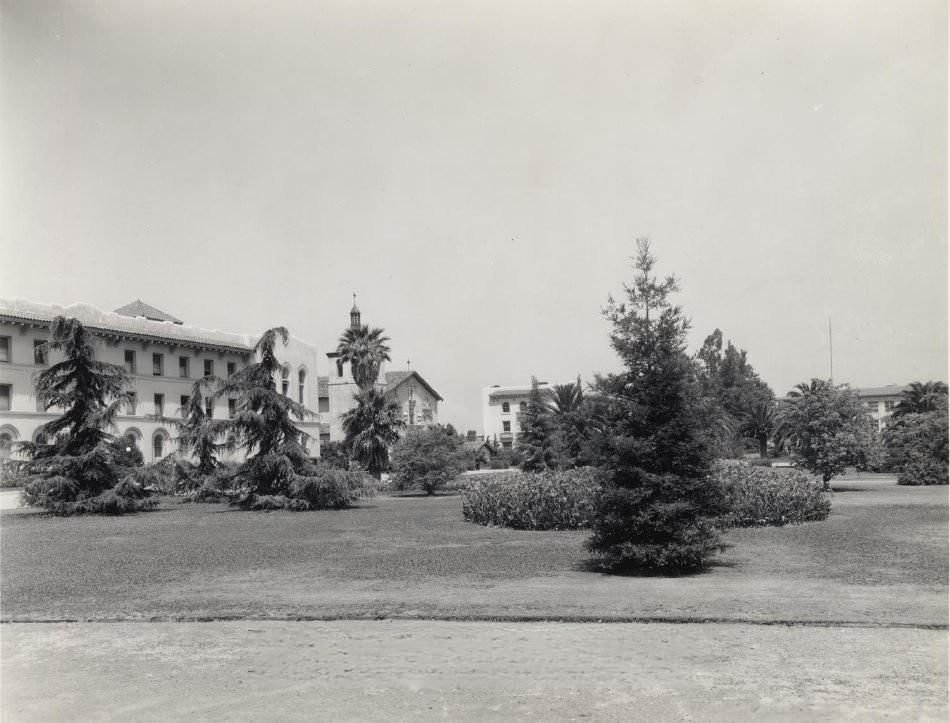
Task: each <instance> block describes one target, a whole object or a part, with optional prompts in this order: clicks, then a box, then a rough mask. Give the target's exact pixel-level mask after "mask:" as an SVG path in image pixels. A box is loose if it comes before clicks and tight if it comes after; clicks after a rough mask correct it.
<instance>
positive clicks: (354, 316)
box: [350, 291, 360, 329]
mask: <svg viewBox="0 0 950 723" xmlns="http://www.w3.org/2000/svg"><path fill="white" fill-rule="evenodd" d="M350 328H351V329H359V328H360V310H359V309H357V308H356V292H355V291H354V292H353V308H352V309H350Z"/></svg>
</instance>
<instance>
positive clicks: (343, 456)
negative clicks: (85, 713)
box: [320, 442, 350, 470]
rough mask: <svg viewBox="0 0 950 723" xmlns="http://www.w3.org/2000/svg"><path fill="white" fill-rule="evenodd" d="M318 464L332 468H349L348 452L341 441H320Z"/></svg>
mask: <svg viewBox="0 0 950 723" xmlns="http://www.w3.org/2000/svg"><path fill="white" fill-rule="evenodd" d="M320 464H324V465H326V466H327V467H333V468H334V469H344V470H345V469H349V468H350V453H349V452H347V451H346V446H345V445H344V444H343V443H342V442H321V443H320Z"/></svg>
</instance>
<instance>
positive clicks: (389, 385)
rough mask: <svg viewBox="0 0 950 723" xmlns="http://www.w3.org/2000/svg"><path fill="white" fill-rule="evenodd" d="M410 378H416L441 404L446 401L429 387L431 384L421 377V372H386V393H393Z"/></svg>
mask: <svg viewBox="0 0 950 723" xmlns="http://www.w3.org/2000/svg"><path fill="white" fill-rule="evenodd" d="M409 377H415V378H416V379H418V380H419V383H420V384H422V386H424V387H425V388H426V389H428V390H429V393H430V394H431V395H432V396H433V397H435V398H436V399H438V400H439V401H440V402H441V401H444V400H443V399H442V397H441V395H440V394H439V393H438V392H437V391H436V390H435V389H433V388H432V387H431V386H429V383H428V382H427V381H426V380H425V379H423V378H422V377H421V376H419V372H386V391H387V392H391V391H392V390H393V389H395V388H396V387H398V386H399V385H400V384H402V383H403V382H404V381H406V380H407V379H408V378H409Z"/></svg>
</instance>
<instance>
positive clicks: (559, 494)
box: [462, 467, 600, 530]
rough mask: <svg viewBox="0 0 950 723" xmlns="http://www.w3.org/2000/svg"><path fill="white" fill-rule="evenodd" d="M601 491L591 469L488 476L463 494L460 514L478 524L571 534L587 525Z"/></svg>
mask: <svg viewBox="0 0 950 723" xmlns="http://www.w3.org/2000/svg"><path fill="white" fill-rule="evenodd" d="M599 489H600V485H599V482H598V478H597V473H596V471H595V470H593V469H592V468H589V467H581V468H577V469H571V470H548V471H545V472H539V473H522V472H515V471H508V472H498V473H497V474H487V475H483V476H481V477H479V478H478V479H477V480H475V481H473V482H471V483H470V484H468V485H467V486H466V487H464V488H463V489H462V515H463V516H464V517H465V519H466V520H468V521H469V522H474V523H476V524H479V525H496V526H499V527H513V528H515V529H517V530H574V529H578V528H582V527H588V526H589V525H590V523H591V517H592V515H593V514H594V509H595V504H596V500H597V495H598V491H599Z"/></svg>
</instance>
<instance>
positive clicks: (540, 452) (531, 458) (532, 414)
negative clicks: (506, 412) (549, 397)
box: [517, 377, 557, 472]
mask: <svg viewBox="0 0 950 723" xmlns="http://www.w3.org/2000/svg"><path fill="white" fill-rule="evenodd" d="M519 423H520V424H521V432H520V434H519V435H518V446H517V452H518V453H519V454H520V455H521V469H522V470H524V471H525V472H541V471H543V470H546V469H553V468H554V467H557V453H556V451H555V440H554V436H555V432H556V427H555V423H554V419H553V415H552V414H551V411H550V410H549V409H548V406H547V404H545V400H544V397H543V396H542V395H541V390H540V389H539V388H538V380H537V379H535V378H534V377H531V393H530V395H529V396H528V405H527V407H526V408H525V410H524V411H523V412H522V413H521V416H520V419H519Z"/></svg>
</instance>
